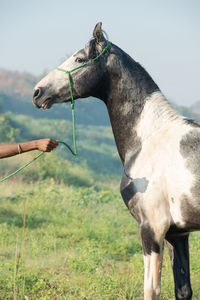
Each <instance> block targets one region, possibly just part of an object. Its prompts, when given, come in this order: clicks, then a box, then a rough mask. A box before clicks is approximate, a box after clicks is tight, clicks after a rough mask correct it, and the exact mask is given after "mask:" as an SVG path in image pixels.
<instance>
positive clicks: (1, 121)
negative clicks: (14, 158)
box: [0, 113, 20, 143]
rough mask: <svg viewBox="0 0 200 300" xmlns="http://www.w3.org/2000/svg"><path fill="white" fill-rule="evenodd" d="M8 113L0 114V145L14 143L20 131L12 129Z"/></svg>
mask: <svg viewBox="0 0 200 300" xmlns="http://www.w3.org/2000/svg"><path fill="white" fill-rule="evenodd" d="M12 123H13V121H12V118H11V115H10V114H9V113H5V114H2V113H1V114H0V143H15V142H16V141H17V139H18V137H19V133H20V129H19V128H14V126H13V124H12Z"/></svg>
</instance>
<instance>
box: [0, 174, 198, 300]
mask: <svg viewBox="0 0 200 300" xmlns="http://www.w3.org/2000/svg"><path fill="white" fill-rule="evenodd" d="M24 217H25V218H24ZM24 224H25V226H24ZM24 228H25V231H24ZM199 250H200V238H199V234H198V233H193V234H192V235H191V238H190V252H191V280H192V285H193V290H194V299H200V285H199V273H200V260H199V258H198V255H196V253H198V252H199ZM173 289H174V287H173V278H172V271H171V266H170V262H169V258H168V253H167V251H165V255H164V265H163V272H162V296H161V299H174V292H173ZM0 299H45V300H46V299H71V300H73V299H82V300H83V299H87V300H89V299H92V300H93V299H95V300H96V299H97V300H100V299H109V300H111V299H113V300H114V299H138V300H139V299H143V257H142V249H141V242H140V237H139V234H138V228H137V224H136V222H135V221H134V220H133V218H132V217H131V215H130V214H129V212H128V210H127V208H126V207H125V205H124V204H123V201H122V200H121V197H120V194H119V188H118V187H117V184H116V183H115V182H113V183H112V184H108V183H107V184H105V183H104V184H102V183H101V184H100V183H96V184H94V183H93V185H91V186H85V185H82V186H81V185H78V186H75V185H73V184H72V185H66V184H64V183H62V182H59V183H58V182H56V181H55V180H54V179H48V178H47V179H45V180H41V181H40V182H37V181H35V182H33V183H30V182H27V183H24V182H23V183H22V182H21V181H20V180H18V181H9V182H6V183H2V184H1V201H0Z"/></svg>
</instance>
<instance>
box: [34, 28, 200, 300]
mask: <svg viewBox="0 0 200 300" xmlns="http://www.w3.org/2000/svg"><path fill="white" fill-rule="evenodd" d="M107 45H108V41H107V40H106V38H105V36H104V34H103V32H102V29H101V23H98V24H97V25H96V26H95V29H94V31H93V38H92V40H91V41H90V42H89V43H88V44H87V45H86V46H85V48H83V49H81V50H79V51H78V52H76V53H75V54H73V55H72V56H71V57H70V58H69V59H67V60H66V61H65V62H64V63H63V64H61V65H60V66H59V67H60V68H62V69H65V70H72V69H74V68H76V67H77V66H79V65H81V64H82V63H84V62H88V61H89V60H91V59H92V58H94V57H96V56H97V55H98V54H99V53H101V51H102V49H104V48H105V47H106V46H107ZM70 76H71V85H72V92H73V96H74V99H78V98H85V97H89V96H94V97H96V98H99V99H101V100H102V101H103V102H104V103H105V105H106V106H107V109H108V113H109V117H110V121H111V125H112V130H113V134H114V138H115V142H116V145H117V149H118V152H119V155H120V158H121V161H122V164H123V166H124V174H123V177H122V181H121V187H120V190H121V195H122V198H123V200H124V202H125V204H126V206H127V207H128V209H129V210H130V212H131V214H132V215H133V217H134V218H135V219H136V220H137V222H138V224H139V230H140V235H141V240H142V247H143V255H144V268H145V272H144V299H145V300H150V299H151V300H152V299H153V300H155V299H159V296H160V292H161V284H160V281H161V268H162V256H163V242H164V239H166V240H167V243H168V245H169V249H170V257H171V262H172V267H173V274H174V281H175V295H176V299H185V300H186V299H187V300H189V299H191V298H192V289H191V284H190V270H189V247H188V237H189V233H190V232H191V231H193V230H198V229H200V125H199V124H198V123H197V122H195V121H192V120H190V119H186V118H184V117H182V116H180V115H178V114H177V113H176V112H175V111H174V110H173V108H172V107H171V106H170V104H169V103H168V102H167V100H166V98H165V97H164V95H163V94H162V92H161V91H160V89H159V87H158V86H157V85H156V83H155V82H154V81H153V79H152V78H151V77H150V75H149V74H148V73H147V72H146V71H145V69H144V68H143V67H142V66H141V65H140V64H139V63H137V62H136V61H134V60H133V59H132V58H131V57H130V56H129V55H128V54H126V53H125V52H124V51H123V50H121V49H120V48H119V47H117V46H116V45H114V44H112V43H110V46H109V47H108V49H107V50H106V51H105V52H104V53H103V54H102V55H101V56H100V57H99V58H98V59H97V60H91V61H90V63H88V64H87V65H85V66H84V67H83V68H79V69H76V70H75V71H74V72H73V73H72V74H71V75H70ZM70 100H71V96H70V85H69V81H68V79H67V76H66V74H65V73H64V72H61V71H60V70H58V69H54V70H53V71H52V72H50V73H49V74H47V76H45V77H44V78H43V79H42V80H41V81H40V82H39V83H38V84H37V85H36V87H35V91H34V95H33V102H34V104H35V105H36V106H37V107H38V108H41V107H42V108H43V109H48V108H50V107H51V106H52V105H53V104H54V103H62V102H68V101H70Z"/></svg>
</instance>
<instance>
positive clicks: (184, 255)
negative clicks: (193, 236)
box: [166, 235, 192, 300]
mask: <svg viewBox="0 0 200 300" xmlns="http://www.w3.org/2000/svg"><path fill="white" fill-rule="evenodd" d="M188 236H189V235H182V236H173V237H166V240H167V241H168V243H167V244H168V248H169V252H170V259H171V262H172V268H173V273H174V282H175V296H176V299H177V300H190V299H192V288H191V283H190V266H189V245H188Z"/></svg>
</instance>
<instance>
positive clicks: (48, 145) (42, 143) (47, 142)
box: [36, 138, 58, 152]
mask: <svg viewBox="0 0 200 300" xmlns="http://www.w3.org/2000/svg"><path fill="white" fill-rule="evenodd" d="M57 146H58V142H57V141H55V140H53V139H50V138H48V139H41V140H37V141H36V148H37V149H38V150H40V151H43V152H51V151H52V150H53V149H55V148H56V147H57Z"/></svg>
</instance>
